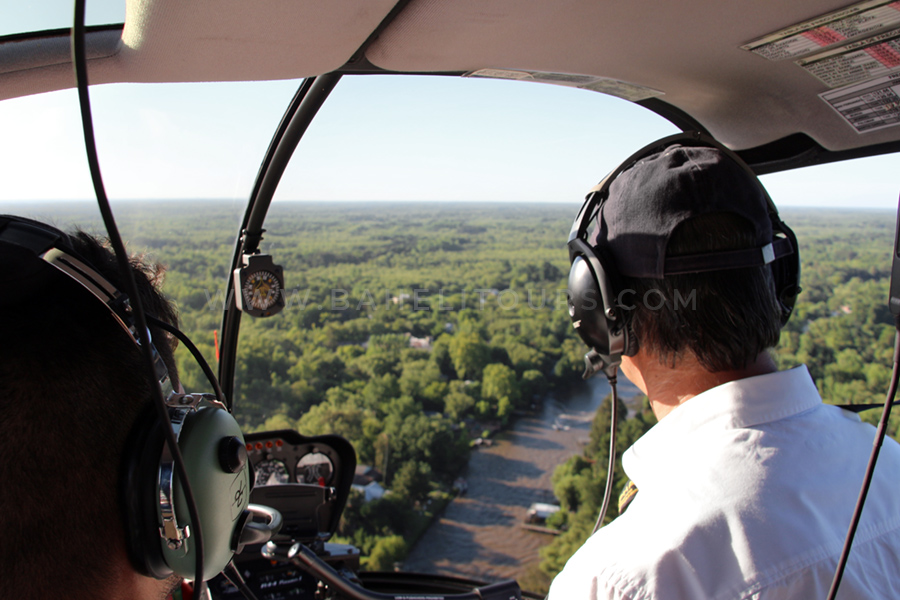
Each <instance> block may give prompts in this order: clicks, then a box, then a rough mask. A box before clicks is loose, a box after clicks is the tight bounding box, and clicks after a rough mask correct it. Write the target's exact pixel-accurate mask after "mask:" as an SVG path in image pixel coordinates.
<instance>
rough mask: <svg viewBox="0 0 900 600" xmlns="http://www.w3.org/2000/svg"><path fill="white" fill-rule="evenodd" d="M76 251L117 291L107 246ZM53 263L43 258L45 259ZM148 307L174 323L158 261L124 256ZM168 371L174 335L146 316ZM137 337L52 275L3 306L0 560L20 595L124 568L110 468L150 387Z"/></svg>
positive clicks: (94, 584) (76, 590) (76, 591)
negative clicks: (14, 302) (23, 296)
mask: <svg viewBox="0 0 900 600" xmlns="http://www.w3.org/2000/svg"><path fill="white" fill-rule="evenodd" d="M72 243H73V245H74V247H75V250H76V251H77V252H78V253H79V254H80V255H81V257H82V258H83V259H85V260H86V261H88V262H89V263H91V265H92V266H93V267H94V268H95V269H96V270H97V271H98V272H99V273H100V274H102V275H103V276H104V277H106V278H107V279H108V280H109V281H110V282H111V283H112V284H113V285H115V286H116V287H117V288H119V289H120V290H121V289H122V285H121V276H120V273H119V270H118V267H117V264H116V262H115V258H114V257H113V255H112V253H111V251H110V250H108V249H107V247H105V245H104V244H103V243H102V242H100V241H98V240H96V239H94V238H93V237H91V236H89V235H87V234H84V233H77V234H75V235H73V236H72ZM48 268H51V267H48ZM132 269H133V270H134V273H135V277H136V279H137V284H138V288H139V290H140V294H141V300H142V302H143V305H144V306H145V309H146V311H147V313H148V314H152V315H154V316H155V317H157V318H159V319H161V320H163V321H167V322H169V323H171V324H173V325H175V324H176V323H177V315H176V312H175V310H174V308H173V307H172V305H171V304H170V303H169V302H168V301H167V300H166V299H165V298H164V297H163V296H162V294H161V293H160V292H159V291H158V290H157V289H156V286H157V285H158V284H159V283H160V281H161V277H162V274H163V269H162V267H160V266H159V265H157V264H148V263H146V262H145V261H144V260H143V259H142V258H134V259H132ZM151 335H152V336H153V339H154V345H155V346H156V347H157V349H158V350H159V353H160V355H161V356H162V357H163V360H164V361H165V362H166V365H167V366H168V368H169V372H170V375H171V376H172V378H173V380H177V379H176V378H177V373H176V370H175V363H174V359H173V350H174V345H173V344H171V343H170V342H169V340H168V338H167V335H166V334H165V333H164V332H162V331H159V330H157V329H155V328H152V327H151ZM145 372H146V367H145V366H144V364H143V361H142V355H141V353H140V350H139V349H138V347H137V345H136V344H135V343H134V342H133V341H132V340H131V339H129V337H128V336H127V335H126V334H125V332H124V331H123V330H122V328H121V327H120V326H119V325H118V324H117V323H116V322H115V321H114V320H113V318H112V316H111V315H110V313H109V311H108V310H107V309H106V308H105V307H104V306H103V305H102V304H101V303H100V302H99V301H98V300H97V299H96V298H94V297H93V296H91V295H90V294H89V293H88V292H87V291H85V290H84V289H83V288H82V287H81V286H80V285H79V284H78V283H76V282H75V281H73V280H71V279H70V278H68V277H66V276H64V275H62V274H59V276H54V277H53V278H52V283H51V284H48V285H47V286H46V287H45V289H44V290H43V291H42V293H40V294H35V295H33V296H32V297H31V298H29V300H28V301H27V302H23V303H21V304H19V305H17V306H12V307H5V310H3V311H2V314H0V390H2V394H3V398H2V401H0V481H2V482H3V483H2V485H3V491H2V493H0V531H2V532H3V535H2V536H0V565H2V571H3V582H2V583H0V585H3V586H4V588H6V589H8V590H10V592H11V593H12V594H14V595H15V596H16V597H17V598H22V599H31V598H35V599H37V598H41V599H44V598H50V597H57V596H58V597H65V598H77V599H80V598H95V597H98V596H103V595H104V589H105V585H106V584H107V583H108V582H111V581H114V580H115V579H116V578H118V577H119V576H120V575H121V569H122V568H123V565H125V566H126V567H127V565H128V563H127V554H126V551H125V545H124V529H123V527H122V516H121V514H120V512H121V509H120V502H119V481H118V478H119V471H120V469H121V464H120V463H121V460H122V458H121V457H122V454H123V449H124V447H125V443H126V436H127V434H128V432H129V430H130V429H131V428H132V425H133V423H134V421H135V419H136V417H137V416H138V415H139V414H140V413H141V412H142V410H143V409H144V408H145V407H146V406H147V405H148V402H149V401H150V399H151V398H152V395H151V389H152V388H151V382H149V381H147V379H146V378H145V376H144V374H145Z"/></svg>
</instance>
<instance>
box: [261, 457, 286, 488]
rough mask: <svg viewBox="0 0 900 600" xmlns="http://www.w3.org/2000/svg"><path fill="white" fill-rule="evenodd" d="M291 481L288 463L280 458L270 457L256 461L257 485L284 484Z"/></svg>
mask: <svg viewBox="0 0 900 600" xmlns="http://www.w3.org/2000/svg"><path fill="white" fill-rule="evenodd" d="M290 481H291V475H290V473H288V470H287V465H285V464H284V463H283V462H281V461H280V460H276V459H269V460H263V461H260V462H258V463H256V485H282V484H285V483H290Z"/></svg>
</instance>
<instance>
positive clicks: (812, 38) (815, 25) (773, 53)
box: [741, 0, 900, 60]
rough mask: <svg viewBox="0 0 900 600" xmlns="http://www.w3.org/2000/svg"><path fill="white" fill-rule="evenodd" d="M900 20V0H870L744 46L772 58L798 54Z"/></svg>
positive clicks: (896, 22) (793, 56) (812, 50)
mask: <svg viewBox="0 0 900 600" xmlns="http://www.w3.org/2000/svg"><path fill="white" fill-rule="evenodd" d="M897 24H900V1H896V0H867V1H866V2H860V3H858V4H854V5H852V6H848V7H847V8H844V9H841V10H839V11H835V12H832V13H828V14H827V15H822V16H821V17H817V18H815V19H810V20H809V21H804V22H802V23H797V24H796V25H792V26H790V27H787V28H785V29H782V30H780V31H776V32H775V33H771V34H769V35H767V36H764V37H761V38H759V39H757V40H754V41H752V42H750V43H748V44H745V45H743V46H741V48H743V49H744V50H748V51H750V52H753V53H755V54H758V55H760V56H762V57H764V58H767V59H769V60H785V59H789V58H798V57H801V56H805V55H807V54H810V53H812V52H816V51H818V50H821V49H822V48H825V47H826V46H831V45H833V44H838V43H840V42H844V41H846V40H850V39H853V38H857V37H859V36H863V35H868V34H870V33H874V32H876V31H879V30H881V29H884V28H886V27H891V26H893V25H897Z"/></svg>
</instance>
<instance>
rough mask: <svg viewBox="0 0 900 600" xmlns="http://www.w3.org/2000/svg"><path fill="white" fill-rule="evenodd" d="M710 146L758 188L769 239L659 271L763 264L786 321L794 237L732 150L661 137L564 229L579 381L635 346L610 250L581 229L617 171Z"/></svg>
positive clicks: (695, 138)
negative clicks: (682, 149)
mask: <svg viewBox="0 0 900 600" xmlns="http://www.w3.org/2000/svg"><path fill="white" fill-rule="evenodd" d="M676 144H678V145H681V146H693V147H708V148H715V149H718V150H719V151H720V152H722V153H723V154H724V155H725V156H727V157H728V158H729V159H731V160H733V161H734V162H735V163H736V164H737V165H738V166H739V167H740V169H741V170H743V171H744V172H745V173H746V174H747V176H748V178H749V179H750V180H751V181H752V182H755V184H756V185H757V186H758V187H759V192H760V193H761V195H762V197H763V198H764V199H765V202H766V204H767V207H768V215H769V220H770V221H771V225H772V241H771V242H770V243H768V244H765V245H764V246H762V247H760V248H749V249H745V250H732V251H720V252H710V253H704V254H693V255H687V256H676V257H671V258H667V259H666V261H665V267H664V274H665V275H676V274H684V273H699V272H704V271H719V270H726V269H737V268H744V267H752V266H762V265H765V264H768V265H769V266H770V268H771V269H772V274H773V279H774V283H775V292H776V294H777V298H778V301H779V303H780V306H781V323H782V325H784V324H785V323H787V320H788V319H789V318H790V316H791V311H792V310H793V308H794V303H795V301H796V299H797V295H798V294H799V293H800V287H799V280H800V255H799V252H798V251H797V238H796V236H795V235H794V232H793V231H791V229H790V228H789V227H788V226H787V225H785V224H784V223H783V222H782V221H781V219H780V218H779V216H778V210H777V209H776V208H775V204H774V203H773V202H772V199H771V198H770V197H769V194H768V193H767V192H766V190H765V188H764V187H763V185H762V183H760V181H759V179H758V178H757V177H756V174H755V173H754V172H753V171H752V169H750V167H749V166H748V165H747V164H746V163H745V162H744V161H743V160H741V158H740V157H739V156H738V155H736V154H735V153H734V152H732V151H731V150H729V149H728V148H726V147H724V146H723V145H722V144H720V143H719V142H717V141H716V140H714V139H713V138H711V137H709V136H707V135H705V134H701V133H698V132H686V133H680V134H676V135H672V136H668V137H665V138H662V139H660V140H657V141H655V142H653V143H651V144H648V145H647V146H644V147H643V148H641V149H640V150H638V151H637V152H635V153H634V154H632V155H631V156H629V157H628V158H627V159H626V160H625V161H624V162H622V163H621V164H620V165H619V166H618V167H616V168H615V169H614V170H613V171H612V172H611V173H610V174H609V175H607V176H606V177H604V178H603V180H602V181H600V183H598V184H597V185H596V186H595V187H594V188H592V189H591V191H590V192H589V193H588V195H587V197H586V198H585V202H584V204H583V206H582V207H581V210H580V211H579V212H578V215H577V216H576V217H575V221H574V223H573V224H572V229H571V231H570V232H569V240H568V244H567V245H568V249H569V260H570V261H571V263H572V266H571V269H570V271H569V281H568V294H567V296H568V307H569V316H570V317H571V318H572V323H573V325H574V327H575V330H576V331H577V332H578V334H579V336H581V339H582V340H584V342H585V343H586V344H587V345H588V346H589V347H590V348H591V352H589V353H588V354H587V355H586V356H585V361H586V363H587V370H586V372H585V375H584V376H585V378H587V377H590V376H591V375H594V374H595V373H597V372H599V371H601V370H603V371H605V372H606V374H607V375H608V376H609V375H610V374H611V373H613V372H614V369H615V367H617V366H618V365H619V364H620V363H621V358H622V356H634V354H635V353H636V352H637V350H638V342H637V339H636V336H635V334H634V331H633V330H632V329H631V315H632V313H631V311H629V310H626V309H624V308H623V306H622V305H621V304H620V302H619V299H620V293H621V292H622V291H623V288H622V284H621V276H620V274H619V273H618V270H617V269H616V265H615V262H614V260H613V258H612V255H611V253H610V251H609V250H608V249H607V248H604V247H603V246H602V245H598V246H596V247H595V246H592V245H591V244H590V242H589V241H588V235H589V231H588V230H589V227H590V225H591V223H592V221H593V220H594V219H595V218H597V217H598V215H599V214H600V213H601V211H602V210H603V205H604V203H605V202H606V200H607V199H608V198H609V192H610V186H611V185H612V183H613V181H615V180H616V178H618V177H619V176H620V175H621V174H622V173H623V172H625V171H627V170H628V169H631V168H632V167H633V166H635V165H636V164H637V163H639V162H640V161H642V160H644V159H646V158H648V157H650V156H652V155H654V154H657V153H659V152H662V151H664V150H666V149H667V148H669V147H671V146H673V145H676Z"/></svg>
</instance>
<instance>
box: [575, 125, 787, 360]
mask: <svg viewBox="0 0 900 600" xmlns="http://www.w3.org/2000/svg"><path fill="white" fill-rule="evenodd" d="M738 160H739V159H737V158H736V157H735V156H733V155H731V154H730V153H728V152H727V151H725V150H724V149H723V148H720V147H718V146H717V145H682V144H680V143H674V144H671V145H668V146H665V147H663V148H662V149H657V150H656V151H653V152H651V153H648V154H646V155H645V156H639V158H638V159H637V160H636V161H635V162H634V164H631V165H630V166H628V168H626V169H624V170H622V171H621V172H620V173H619V175H618V176H617V177H615V179H613V180H612V181H611V183H609V185H608V197H607V198H605V200H604V201H603V202H602V204H601V205H600V210H599V213H598V216H597V219H598V223H597V227H596V228H595V229H594V231H593V233H592V236H591V239H590V243H591V245H592V246H594V247H596V248H598V250H599V251H602V252H603V253H604V254H605V255H606V256H608V257H609V259H610V260H611V262H613V263H614V269H615V271H616V272H617V274H618V286H617V287H618V289H619V290H620V292H619V298H617V300H618V302H619V308H620V310H623V311H625V313H626V319H627V321H628V323H629V327H630V330H629V337H630V339H631V340H632V343H631V347H630V352H631V353H633V352H634V351H636V349H637V348H638V347H642V348H646V349H649V350H650V351H652V352H653V353H655V354H657V355H658V356H659V357H660V360H661V361H663V362H667V363H669V364H672V365H675V364H677V363H678V361H679V359H680V358H681V357H683V356H685V355H686V353H688V354H690V355H692V356H693V357H695V358H696V359H697V360H698V361H699V363H700V364H701V365H702V366H703V367H704V368H705V369H707V370H709V371H728V370H737V369H742V368H744V367H746V366H747V365H748V364H749V363H751V362H753V361H755V360H756V358H757V357H758V356H759V355H760V354H761V353H762V352H764V351H765V350H766V349H768V348H771V347H773V346H774V345H776V344H777V343H778V337H779V332H780V329H781V325H782V323H783V320H786V318H787V316H786V315H789V314H790V307H786V306H782V304H781V303H780V301H779V295H778V291H777V290H776V284H775V282H774V279H773V273H772V269H771V267H770V265H769V264H767V263H768V262H770V261H771V260H772V259H773V256H774V255H773V242H774V241H776V236H775V233H776V231H774V230H773V229H774V227H775V226H776V225H777V226H778V233H780V232H781V231H782V229H781V228H782V227H784V230H787V231H789V230H788V229H787V228H786V226H783V224H782V223H781V222H780V220H778V218H777V213H775V212H774V206H773V205H772V204H771V200H769V198H768V195H767V194H766V192H765V190H764V188H763V187H762V184H761V183H760V182H759V180H758V179H757V178H756V177H755V176H754V175H753V174H752V173H751V172H750V171H749V168H747V167H746V166H745V165H743V164H742V163H739V162H738ZM791 235H792V234H791ZM788 248H789V250H788V251H789V252H795V249H794V248H790V246H789V245H788ZM794 258H796V257H794ZM798 264H799V263H798ZM794 275H796V273H794ZM795 284H796V281H794V282H793V285H795ZM794 293H795V292H794ZM790 302H791V305H792V302H793V299H791V300H790Z"/></svg>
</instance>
